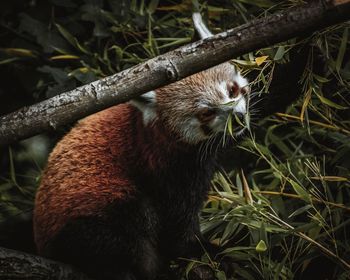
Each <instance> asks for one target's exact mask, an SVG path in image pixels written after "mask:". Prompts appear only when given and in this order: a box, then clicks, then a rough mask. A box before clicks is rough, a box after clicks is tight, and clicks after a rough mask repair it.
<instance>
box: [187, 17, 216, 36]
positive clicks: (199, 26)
mask: <svg viewBox="0 0 350 280" xmlns="http://www.w3.org/2000/svg"><path fill="white" fill-rule="evenodd" d="M192 19H193V24H194V28H195V29H196V30H197V32H198V33H199V36H200V38H201V39H205V38H208V37H210V36H213V33H211V32H210V31H209V29H208V28H207V27H206V25H205V24H204V22H203V18H202V16H201V14H200V13H193V15H192Z"/></svg>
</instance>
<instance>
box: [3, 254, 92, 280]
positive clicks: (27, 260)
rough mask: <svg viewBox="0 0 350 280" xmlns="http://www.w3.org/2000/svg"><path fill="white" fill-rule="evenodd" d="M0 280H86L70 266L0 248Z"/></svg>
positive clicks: (85, 277) (86, 278) (86, 279)
mask: <svg viewBox="0 0 350 280" xmlns="http://www.w3.org/2000/svg"><path fill="white" fill-rule="evenodd" d="M0 279H7V280H12V279H22V280H26V279H28V280H29V279H37V280H41V279H42V280H44V279H45V280H46V279H52V280H88V279H89V278H88V277H87V276H85V275H83V274H82V273H81V272H79V271H77V270H75V269H74V268H72V267H71V266H68V265H65V264H62V263H59V262H54V261H51V260H48V259H44V258H42V257H39V256H34V255H30V254H27V253H22V252H19V251H14V250H10V249H5V248H1V247H0Z"/></svg>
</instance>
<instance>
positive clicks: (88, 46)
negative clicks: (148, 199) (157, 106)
mask: <svg viewBox="0 0 350 280" xmlns="http://www.w3.org/2000/svg"><path fill="white" fill-rule="evenodd" d="M301 2H302V1H297V0H294V1H292V0H291V1H275V0H259V1H250V0H239V1H233V0H226V1H208V2H205V3H204V2H203V3H201V5H200V6H199V8H200V9H201V10H202V12H203V13H204V14H205V15H206V18H207V20H208V22H209V26H210V28H211V29H212V30H214V31H220V30H225V29H228V28H230V27H234V26H237V25H240V24H243V23H245V22H247V21H249V20H251V19H253V18H257V17H264V16H266V15H269V14H271V13H274V12H276V11H279V10H283V9H285V8H287V7H290V6H294V5H299V4H300V3H301ZM1 5H2V6H3V7H4V9H3V10H2V12H1V15H2V16H1V18H2V20H1V32H0V38H1V40H0V41H1V49H0V72H1V75H2V77H4V81H5V82H4V84H3V85H2V86H1V88H0V96H1V97H2V98H4V100H6V104H7V106H6V107H5V106H4V105H1V107H0V113H6V112H9V111H12V110H14V109H15V108H18V107H20V106H23V105H26V104H30V103H33V102H37V101H39V100H41V99H44V98H47V97H51V96H53V95H56V94H58V93H60V92H63V91H67V90H69V89H73V88H75V87H77V86H79V85H81V84H84V83H88V82H90V81H93V80H95V79H97V78H100V77H104V76H107V75H110V74H113V73H115V72H117V71H121V70H123V69H126V68H128V67H130V66H132V65H134V64H136V63H139V62H141V61H144V60H147V59H149V58H151V57H154V56H156V55H158V54H160V53H164V52H166V51H168V50H171V49H173V48H175V47H177V46H179V45H182V44H184V43H186V42H189V41H190V40H191V38H192V36H193V28H192V22H191V13H192V2H191V1H188V0H183V1H181V2H176V3H175V2H174V1H170V0H169V1H156V0H151V1H143V0H139V1H136V0H133V1H125V0H106V1H94V0H80V1H72V0H64V1H62V0H61V1H58V0H51V1H46V2H45V3H42V2H39V1H28V2H26V3H23V2H21V1H17V2H16V1H15V2H13V3H12V4H9V3H6V4H1ZM349 27H350V25H349V23H345V24H342V25H339V26H335V27H331V28H328V29H326V30H323V31H320V32H317V33H315V34H312V35H311V36H310V37H309V38H307V39H303V40H296V39H293V40H290V41H288V42H285V43H283V44H280V45H278V46H273V47H270V48H266V49H262V50H257V51H255V52H252V53H249V54H246V55H244V56H242V57H240V58H237V59H235V60H233V63H234V64H236V65H237V67H239V68H240V69H241V71H243V73H244V74H245V75H248V76H249V77H251V78H250V80H251V81H252V82H251V85H252V87H253V89H254V90H255V91H258V92H260V93H261V95H262V98H264V97H265V96H268V93H267V94H266V93H265V92H269V90H270V87H271V84H272V83H273V82H274V76H275V74H276V73H275V71H276V69H277V68H278V67H279V66H280V65H288V64H289V63H290V61H291V60H293V59H294V60H297V59H298V56H294V57H293V58H292V57H291V52H293V51H298V50H301V49H303V50H304V52H305V49H306V52H307V55H308V61H307V65H306V67H305V69H304V70H303V74H302V75H301V76H300V77H297V79H298V80H300V84H301V87H302V92H303V94H302V98H300V99H299V100H298V101H297V102H295V103H293V104H292V105H291V106H289V107H288V109H287V110H286V111H279V112H278V113H276V114H274V115H272V116H270V117H268V118H265V119H259V118H258V119H257V117H258V116H259V114H258V113H259V112H258V111H256V110H258V104H255V105H254V104H252V105H253V106H252V107H253V108H252V114H251V120H252V128H251V131H250V132H249V133H248V134H247V136H246V137H245V138H244V140H243V141H241V142H239V143H238V147H235V148H234V149H233V152H232V153H230V154H229V156H230V157H229V158H228V159H226V162H228V164H227V163H226V164H225V169H224V170H225V171H224V170H223V171H222V172H219V173H217V174H216V176H215V178H214V179H213V191H212V192H211V194H210V196H209V200H208V202H207V203H206V205H205V207H204V209H203V212H202V214H201V221H202V222H201V225H202V230H203V233H204V234H205V235H206V236H207V237H208V239H209V240H210V241H211V242H212V243H214V244H219V245H221V246H222V247H223V249H222V252H221V253H220V254H218V255H217V256H216V257H215V258H214V257H213V256H208V255H207V254H204V255H203V258H202V259H201V260H200V261H195V262H191V261H189V263H188V269H187V273H186V272H185V274H189V273H190V270H192V269H193V268H194V267H195V266H198V265H208V266H210V267H211V268H213V269H214V271H215V273H216V277H217V278H218V279H226V275H225V272H224V271H222V270H221V268H222V266H221V262H223V261H224V260H225V259H227V258H228V259H232V260H233V274H234V275H233V278H234V279H294V278H300V279H301V278H303V279H306V278H307V277H310V275H311V277H313V276H314V275H315V271H318V272H320V273H321V272H322V273H323V276H322V277H324V278H321V277H320V278H318V279H326V278H328V279H347V278H349V277H350V275H349V272H348V271H349V268H350V267H349V266H350V255H349V241H348V240H349V238H348V232H349V214H350V204H349V195H350V193H349V190H350V188H349V187H350V175H349V168H350V160H349V155H350V142H349V137H350V109H349V107H350V102H349V100H350V96H349V95H350V52H349V43H350V39H349ZM300 59H301V58H300ZM320 65H321V66H322V67H320ZM14 77H16V80H18V83H16V84H13V81H14ZM292 79H295V77H290V80H292ZM9 81H11V82H9ZM288 81H289V77H287V78H286V83H288ZM291 86H296V85H294V84H291ZM281 94H283V93H281ZM230 127H231V126H230V124H229V125H228V134H231V133H230ZM231 131H232V129H231ZM57 137H59V136H57V135H46V136H39V137H37V138H33V139H29V140H26V141H24V142H22V143H19V144H17V145H15V146H13V147H11V148H9V149H3V150H1V152H2V156H1V162H0V166H1V173H2V179H1V182H0V199H1V204H0V208H1V212H0V219H1V220H6V219H9V217H12V216H13V215H15V214H19V213H21V212H23V211H27V210H28V209H29V210H30V209H31V207H32V203H33V197H34V191H35V187H36V185H37V182H38V179H39V176H40V172H41V169H42V166H43V165H44V162H45V157H46V154H47V150H48V149H49V147H50V146H52V145H53V143H54V142H55V141H56V140H57ZM50 141H51V142H50ZM237 154H238V156H237ZM235 158H239V159H244V160H241V161H235ZM232 162H233V164H232ZM315 267H316V268H315ZM184 277H186V275H184Z"/></svg>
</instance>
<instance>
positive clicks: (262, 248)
mask: <svg viewBox="0 0 350 280" xmlns="http://www.w3.org/2000/svg"><path fill="white" fill-rule="evenodd" d="M255 250H256V251H257V252H258V253H264V252H265V251H266V250H267V246H266V243H265V241H264V240H260V242H259V243H258V245H256V247H255Z"/></svg>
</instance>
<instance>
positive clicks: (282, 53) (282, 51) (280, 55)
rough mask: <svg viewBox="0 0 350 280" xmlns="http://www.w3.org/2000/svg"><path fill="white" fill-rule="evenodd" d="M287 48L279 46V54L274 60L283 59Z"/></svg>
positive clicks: (277, 53)
mask: <svg viewBox="0 0 350 280" xmlns="http://www.w3.org/2000/svg"><path fill="white" fill-rule="evenodd" d="M285 52H286V51H285V48H284V46H279V47H278V49H277V52H276V54H275V57H274V58H273V60H275V61H277V60H280V59H282V58H283V56H284V54H285Z"/></svg>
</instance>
